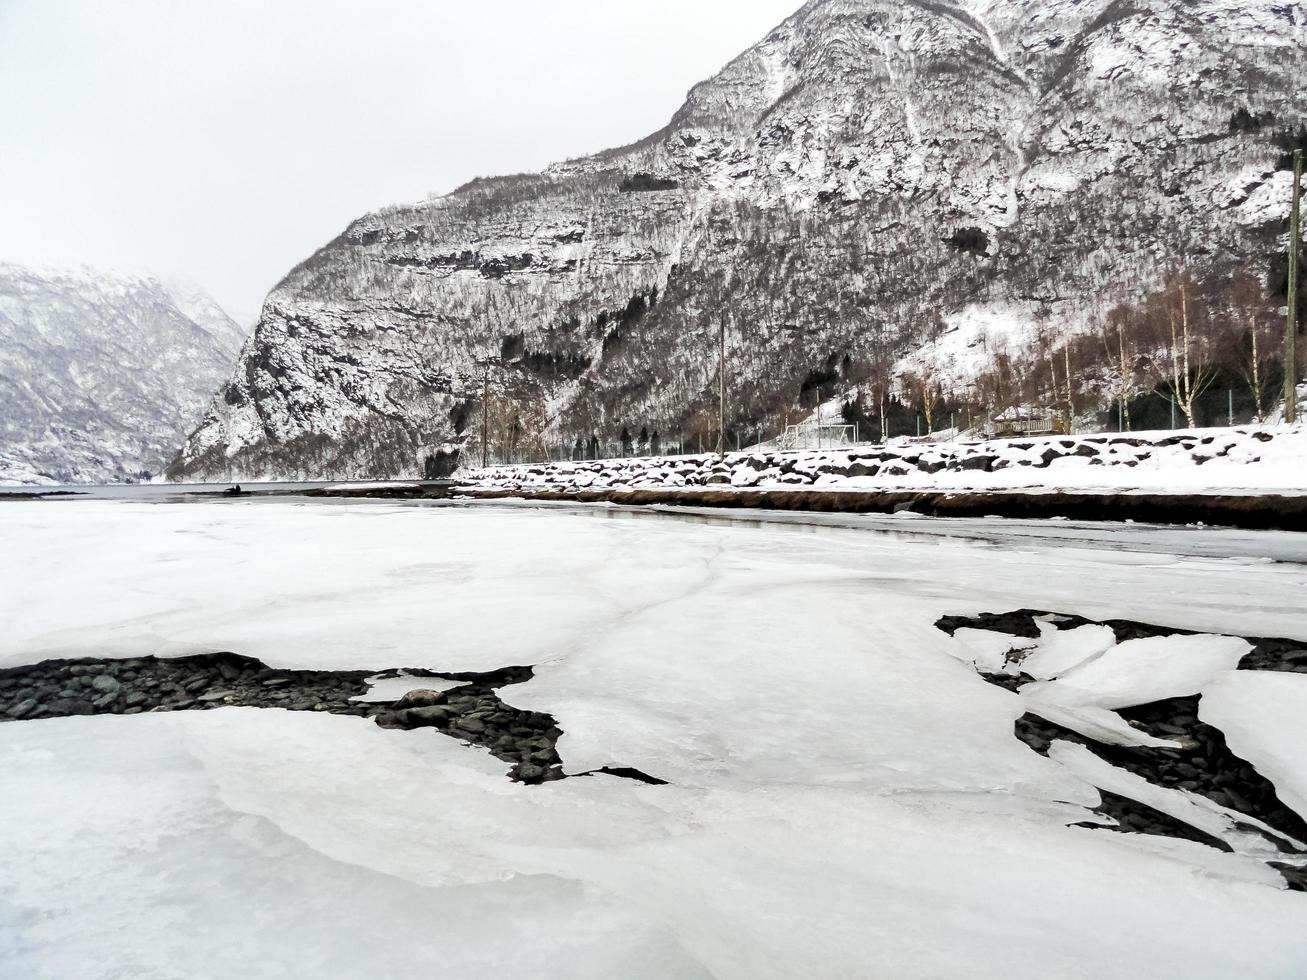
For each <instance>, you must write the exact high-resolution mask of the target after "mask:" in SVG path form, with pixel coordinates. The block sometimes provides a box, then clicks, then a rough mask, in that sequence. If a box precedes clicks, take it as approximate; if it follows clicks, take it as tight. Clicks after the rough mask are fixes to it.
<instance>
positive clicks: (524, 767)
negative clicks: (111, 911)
mask: <svg viewBox="0 0 1307 980" xmlns="http://www.w3.org/2000/svg"><path fill="white" fill-rule="evenodd" d="M544 775H545V769H544V766H537V765H533V764H532V763H530V762H523V763H522V764H521V765H519V766H518V767H517V778H518V779H520V780H522V782H524V783H532V782H539V781H540V780H541V779H543V778H544Z"/></svg>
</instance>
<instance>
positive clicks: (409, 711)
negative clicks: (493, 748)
mask: <svg viewBox="0 0 1307 980" xmlns="http://www.w3.org/2000/svg"><path fill="white" fill-rule="evenodd" d="M400 714H401V712H398V711H397V712H396V715H400ZM456 714H457V712H455V711H454V709H453V708H450V707H448V706H446V705H440V704H427V705H420V706H419V707H416V708H405V709H402V718H403V720H404V721H405V722H406V723H407V724H409V725H410V726H412V727H413V728H423V727H431V726H437V727H438V726H443V725H445V724H446V723H447V722H448V721H449V719H451V718H453V717H455V715H456ZM464 720H466V719H464ZM484 727H485V726H482V728H483V729H484ZM469 730H470V731H476V729H469Z"/></svg>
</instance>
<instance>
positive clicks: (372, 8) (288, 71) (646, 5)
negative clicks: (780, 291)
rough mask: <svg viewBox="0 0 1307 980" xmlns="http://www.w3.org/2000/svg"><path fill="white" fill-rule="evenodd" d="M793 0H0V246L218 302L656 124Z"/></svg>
mask: <svg viewBox="0 0 1307 980" xmlns="http://www.w3.org/2000/svg"><path fill="white" fill-rule="evenodd" d="M799 5H800V0H496V2H494V3H488V2H477V0H426V2H419V0H209V2H200V0H184V2H183V0H115V2H105V0H98V2H97V0H0V258H3V259H9V260H11V261H16V262H26V263H32V264H46V265H49V264H56V265H57V264H71V263H83V262H84V263H88V264H91V265H101V266H109V267H113V268H129V269H140V270H148V271H153V272H158V273H161V274H164V275H182V276H186V277H188V278H190V279H192V280H194V281H195V282H197V283H199V284H200V285H202V286H204V287H205V288H206V289H208V290H209V291H210V292H212V293H213V294H214V296H215V297H217V299H218V300H219V302H221V303H222V304H223V305H224V306H226V307H227V308H228V310H229V311H230V312H231V313H232V315H233V316H235V317H236V318H237V319H238V320H240V321H241V322H242V323H252V322H253V320H254V318H255V317H256V316H257V313H258V307H259V304H260V302H261V301H262V298H263V295H264V293H266V292H267V291H268V289H270V288H271V287H272V286H273V285H274V284H275V283H276V282H277V281H278V280H279V279H280V278H281V277H282V275H284V274H285V273H286V272H287V271H288V270H289V269H290V267H291V266H292V265H294V264H295V263H296V262H298V261H299V260H300V259H302V258H304V257H306V256H307V255H309V254H310V253H311V252H312V251H313V250H314V249H315V248H317V247H318V246H319V245H321V244H323V243H325V242H326V241H328V240H330V239H331V238H333V237H334V236H335V235H336V234H338V233H339V232H340V231H341V230H342V229H343V228H344V227H345V225H346V224H348V222H349V221H350V220H351V219H352V218H355V217H357V216H358V215H360V214H363V213H364V212H366V211H370V210H373V209H375V208H378V207H382V206H384V205H387V204H392V203H396V202H400V201H412V200H420V199H421V198H423V197H425V196H426V195H427V194H428V193H431V192H437V193H443V192H446V191H449V190H452V189H453V188H454V187H456V186H457V185H459V184H461V183H463V182H464V181H465V180H468V179H469V178H471V177H474V176H479V175H488V174H499V173H514V172H521V171H528V170H538V169H540V168H541V167H543V166H545V165H547V164H549V163H552V162H554V161H556V160H561V159H566V158H568V157H573V156H579V155H582V154H584V153H588V152H593V151H596V150H600V149H604V148H606V147H609V146H616V145H620V144H623V143H627V142H630V141H632V140H635V139H638V138H640V137H641V136H644V135H647V134H648V133H650V132H652V131H654V130H656V129H658V128H659V127H660V126H662V125H663V124H664V123H665V122H666V121H667V120H668V119H669V118H670V117H671V115H672V113H673V112H674V111H675V110H676V109H677V108H678V107H679V106H680V104H681V101H682V99H683V97H684V95H685V92H686V90H687V89H689V87H690V86H691V85H693V84H694V83H695V82H697V81H700V80H701V79H703V78H706V77H708V76H710V75H712V74H713V73H714V72H716V71H717V69H718V68H720V67H721V66H722V65H724V64H725V63H726V62H727V61H729V60H730V59H731V58H733V57H734V56H735V55H736V54H738V53H740V52H741V51H743V50H744V49H745V48H747V47H748V46H749V45H750V44H752V43H753V42H755V41H757V40H759V39H760V38H761V37H763V36H764V35H765V34H766V33H767V31H768V30H769V29H770V28H771V27H773V26H775V25H776V24H778V23H779V22H780V21H781V20H783V19H784V18H785V17H786V16H787V15H788V14H790V13H791V12H792V11H793V10H794V9H796V8H797V7H798V6H799Z"/></svg>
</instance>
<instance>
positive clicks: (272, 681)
mask: <svg viewBox="0 0 1307 980" xmlns="http://www.w3.org/2000/svg"><path fill="white" fill-rule="evenodd" d="M260 683H262V684H263V686H264V687H285V686H286V685H287V684H289V683H290V678H289V677H269V678H268V679H267V680H266V681H261V682H260Z"/></svg>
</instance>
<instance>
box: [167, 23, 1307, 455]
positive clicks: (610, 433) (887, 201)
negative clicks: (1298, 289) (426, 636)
mask: <svg viewBox="0 0 1307 980" xmlns="http://www.w3.org/2000/svg"><path fill="white" fill-rule="evenodd" d="M1304 24H1307V9H1305V8H1304V6H1303V4H1302V2H1300V0H811V2H809V3H807V4H806V5H805V6H804V7H803V8H802V9H800V10H799V11H798V12H797V13H795V14H794V15H793V16H791V17H790V18H789V19H788V20H786V21H785V22H784V23H783V24H781V25H780V26H779V27H777V28H776V29H775V30H774V31H772V32H771V33H770V34H769V35H768V36H767V37H766V38H764V39H763V40H762V41H760V42H759V43H758V44H757V45H755V46H754V47H752V48H750V49H749V50H748V51H746V52H745V53H743V54H742V55H740V56H739V57H738V58H736V59H735V60H734V61H732V62H731V63H730V64H729V65H727V66H726V68H724V69H723V70H722V71H721V72H720V73H719V74H718V75H717V76H716V77H714V78H712V79H710V80H708V81H706V82H703V83H701V84H700V85H698V86H696V87H695V88H694V89H693V90H692V91H691V92H690V94H689V96H688V98H687V101H686V102H685V104H684V105H683V106H682V107H681V108H680V110H679V111H677V112H676V114H675V115H674V117H673V118H672V121H671V122H670V123H669V124H668V126H667V127H665V128H664V129H662V130H660V131H659V132H657V133H655V134H653V135H652V136H650V137H648V138H647V139H644V140H642V141H640V142H638V143H635V144H632V145H630V146H626V147H622V148H619V149H615V150H611V151H607V152H604V153H600V154H597V155H595V156H591V157H586V158H582V159H578V160H573V161H569V162H567V163H563V164H559V165H556V166H554V167H551V168H550V169H548V170H547V171H546V172H544V173H541V174H531V175H518V176H511V177H501V178H494V179H478V180H475V181H473V182H471V183H470V184H467V185H466V186H464V187H461V188H459V189H458V190H456V191H454V192H453V193H451V194H449V195H447V196H444V197H439V198H434V199H432V200H429V201H426V202H424V203H421V204H415V205H406V206H398V207H391V208H386V209H383V210H381V211H378V212H375V213H373V214H369V215H366V216H364V217H362V218H360V219H358V220H357V221H355V222H354V223H353V224H352V225H351V226H350V227H349V228H348V229H346V230H345V232H344V233H343V234H341V235H340V236H339V237H338V238H337V239H335V240H334V241H332V242H331V243H329V244H328V245H326V246H325V247H324V248H322V249H321V250H320V251H318V252H317V253H316V254H315V255H313V256H312V257H310V258H309V259H307V260H306V261H305V262H303V263H302V264H300V265H299V266H297V267H296V268H295V269H293V270H292V271H291V272H290V273H289V275H287V276H286V278H285V279H284V280H283V281H282V282H281V283H280V284H279V285H278V286H277V287H276V289H274V290H273V292H272V293H271V294H270V295H269V296H268V298H267V300H266V301H265V304H264V307H263V311H262V316H261V319H260V322H259V324H258V327H257V329H256V331H255V334H254V336H253V337H252V338H251V340H250V341H249V343H248V344H247V345H246V346H245V348H244V350H243V352H242V356H241V361H240V363H239V365H238V366H237V369H236V371H235V373H234V375H233V376H232V377H231V379H230V380H229V381H228V382H227V383H226V384H225V385H223V386H222V387H221V389H220V390H219V391H218V393H217V395H216V396H215V398H214V400H213V402H212V404H211V406H210V407H209V410H208V412H207V414H206V415H205V416H204V418H203V421H202V422H201V424H200V426H199V428H198V429H197V430H196V431H195V432H194V434H193V435H192V436H191V437H190V438H189V439H188V440H187V442H186V444H185V447H184V449H183V450H182V452H181V454H180V455H179V456H178V458H177V459H176V460H175V461H174V463H173V465H172V466H171V468H170V470H169V472H170V475H172V476H174V477H180V476H183V475H190V476H203V475H216V474H219V473H224V474H225V473H227V472H229V471H231V470H232V469H233V467H234V470H235V472H237V473H239V474H244V475H258V474H263V475H292V474H302V475H315V476H316V475H332V476H340V477H347V476H363V475H371V476H395V475H410V474H414V473H420V472H421V471H422V469H423V466H424V461H425V460H427V459H429V458H430V457H432V456H433V455H434V454H435V453H436V451H437V450H438V449H441V448H443V449H445V450H453V449H457V447H458V446H459V444H460V442H461V440H462V438H463V436H464V434H465V433H467V432H469V430H471V431H477V423H476V417H477V413H478V412H479V410H480V402H481V392H482V386H483V384H484V383H485V379H484V377H483V373H488V374H489V385H490V388H491V391H492V395H493V397H492V399H491V403H492V411H491V418H492V423H493V424H494V425H495V426H497V427H499V428H501V429H502V428H507V429H510V430H512V431H513V432H514V435H513V436H512V438H513V439H520V440H521V441H523V442H530V441H533V440H534V441H537V442H540V443H544V444H546V445H548V446H551V447H554V448H555V449H557V448H562V447H569V446H571V445H572V444H573V442H574V440H576V439H577V438H588V437H589V436H590V435H591V434H592V433H593V434H597V435H598V436H599V438H600V439H601V440H602V441H603V442H605V443H608V444H612V443H614V442H615V441H616V439H617V433H618V432H619V431H620V429H622V428H627V429H629V431H631V432H635V431H637V430H638V429H640V428H641V427H646V428H648V429H649V430H651V431H653V430H660V431H662V432H664V433H673V432H677V431H681V432H684V431H686V430H687V429H689V428H692V427H693V425H694V424H695V419H696V416H701V415H702V414H704V413H705V412H706V411H708V410H710V409H709V406H710V405H711V403H712V400H713V398H714V397H715V393H714V391H713V384H714V373H715V370H716V363H717V356H716V345H717V331H718V326H719V318H721V317H725V318H726V331H727V347H728V359H729V363H730V373H731V380H730V391H729V401H730V405H731V408H730V411H731V416H732V417H731V420H730V424H732V425H734V426H739V427H747V428H750V429H752V428H755V427H758V426H760V425H762V426H765V425H768V424H772V425H774V424H776V423H777V422H779V420H780V419H781V418H782V417H783V416H784V415H785V414H786V413H787V412H789V411H792V410H793V409H794V408H795V406H796V405H797V400H798V397H799V395H800V392H801V391H802V389H803V388H804V386H805V382H807V383H808V384H811V383H812V379H814V378H815V379H836V380H838V379H842V378H851V377H854V376H856V374H857V371H858V366H859V364H860V363H865V362H866V360H867V359H869V358H870V357H871V356H872V354H873V352H874V351H876V350H877V349H882V350H883V349H884V348H885V347H889V348H891V349H892V350H893V351H894V352H895V353H896V354H902V353H905V352H908V351H911V350H913V349H915V348H917V347H919V346H920V345H921V344H923V343H924V342H926V341H928V340H932V339H938V337H939V335H940V334H942V333H944V332H947V331H949V330H950V329H953V328H955V327H957V326H958V325H959V324H960V323H972V324H974V323H976V322H990V323H999V324H1005V325H1013V324H1015V325H1016V326H1017V327H1018V328H1019V327H1020V325H1021V324H1022V323H1024V322H1029V320H1030V319H1031V317H1032V316H1033V314H1034V311H1035V310H1036V309H1037V308H1038V307H1040V306H1045V307H1047V308H1048V309H1049V310H1051V312H1052V313H1053V315H1054V316H1057V317H1059V318H1061V319H1062V320H1064V321H1066V322H1068V323H1071V324H1075V323H1077V322H1082V321H1083V320H1084V319H1085V318H1086V317H1087V316H1088V315H1089V314H1090V313H1091V312H1092V311H1093V310H1094V309H1095V308H1098V307H1100V306H1101V305H1102V304H1103V303H1105V302H1107V301H1109V300H1111V299H1113V298H1117V297H1123V296H1125V295H1129V294H1131V293H1133V292H1135V291H1137V290H1139V289H1140V288H1141V287H1142V286H1144V285H1147V284H1149V283H1150V282H1151V281H1153V279H1154V277H1155V276H1156V274H1157V272H1158V270H1159V268H1161V267H1162V266H1164V265H1167V264H1169V263H1171V262H1176V261H1183V262H1186V263H1188V264H1189V265H1190V266H1191V267H1193V268H1195V269H1196V270H1197V271H1198V272H1199V273H1206V272H1220V271H1222V270H1226V269H1229V268H1231V267H1236V266H1237V267H1251V268H1254V269H1256V270H1258V271H1259V272H1263V271H1265V270H1266V269H1268V268H1269V264H1270V257H1271V255H1272V254H1273V253H1274V252H1275V251H1276V250H1277V249H1278V248H1279V246H1280V243H1281V240H1282V236H1283V234H1284V232H1285V223H1284V218H1285V214H1286V213H1287V208H1288V192H1287V188H1288V180H1289V178H1288V174H1287V173H1285V172H1283V169H1282V167H1283V164H1282V162H1281V158H1282V157H1283V156H1284V154H1283V150H1282V148H1281V147H1279V146H1277V145H1276V134H1278V133H1284V132H1285V131H1286V130H1288V129H1289V128H1291V127H1296V126H1298V125H1300V124H1301V122H1302V119H1303V118H1304V114H1303V110H1302V107H1301V104H1297V105H1295V104H1294V102H1293V101H1292V99H1291V97H1290V93H1293V92H1296V91H1297V89H1296V87H1295V83H1294V72H1296V71H1297V70H1298V69H1300V67H1301V66H1302V65H1303V64H1304V63H1307V37H1305V35H1304ZM687 28H691V29H692V25H687ZM969 342H978V341H977V340H974V339H973V340H972V341H969ZM487 364H488V365H489V366H488V367H487V366H486V365H487Z"/></svg>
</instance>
